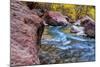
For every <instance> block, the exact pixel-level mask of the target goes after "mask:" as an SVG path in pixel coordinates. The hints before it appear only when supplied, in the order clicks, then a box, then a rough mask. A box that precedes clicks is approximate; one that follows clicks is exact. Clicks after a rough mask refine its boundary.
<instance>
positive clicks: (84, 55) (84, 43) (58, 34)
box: [41, 26, 95, 61]
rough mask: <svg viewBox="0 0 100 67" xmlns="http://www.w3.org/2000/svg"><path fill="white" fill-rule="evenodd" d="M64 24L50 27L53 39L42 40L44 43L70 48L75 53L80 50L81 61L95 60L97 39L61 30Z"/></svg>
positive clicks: (64, 48)
mask: <svg viewBox="0 0 100 67" xmlns="http://www.w3.org/2000/svg"><path fill="white" fill-rule="evenodd" d="M61 29H62V26H57V27H53V26H50V27H49V33H50V34H51V35H52V36H53V38H52V39H45V40H41V43H42V44H47V45H52V46H54V47H56V48H59V49H61V50H63V51H66V50H70V52H72V53H73V54H74V53H76V52H80V51H81V53H80V54H79V55H80V57H79V59H80V61H93V60H95V40H94V39H89V38H84V37H80V36H74V35H71V34H66V33H64V32H62V31H61Z"/></svg>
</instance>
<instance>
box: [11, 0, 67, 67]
mask: <svg viewBox="0 0 100 67" xmlns="http://www.w3.org/2000/svg"><path fill="white" fill-rule="evenodd" d="M46 15H48V16H49V18H50V20H49V19H48V17H47V16H44V17H43V19H45V20H46V22H44V20H43V19H41V18H40V17H39V16H38V15H36V14H33V13H32V11H31V10H30V9H29V8H28V7H27V6H26V5H24V4H23V3H22V2H19V1H18V0H11V15H10V16H11V66H21V65H33V64H40V61H39V58H38V47H37V46H38V44H40V40H41V36H42V32H43V30H44V23H45V24H48V25H66V24H67V21H66V20H65V18H64V17H63V15H62V14H61V13H58V12H50V13H49V14H48V13H46ZM47 19H48V20H49V22H47ZM59 19H60V20H59Z"/></svg>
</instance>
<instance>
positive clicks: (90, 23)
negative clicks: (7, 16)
mask: <svg viewBox="0 0 100 67" xmlns="http://www.w3.org/2000/svg"><path fill="white" fill-rule="evenodd" d="M81 25H82V26H83V27H84V28H85V29H84V31H85V34H86V35H87V36H88V37H92V38H95V21H94V20H93V19H92V18H90V17H89V16H86V17H84V18H82V19H81Z"/></svg>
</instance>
